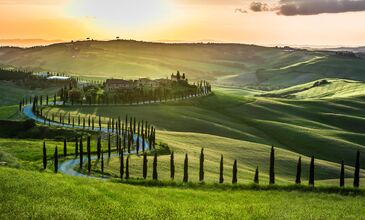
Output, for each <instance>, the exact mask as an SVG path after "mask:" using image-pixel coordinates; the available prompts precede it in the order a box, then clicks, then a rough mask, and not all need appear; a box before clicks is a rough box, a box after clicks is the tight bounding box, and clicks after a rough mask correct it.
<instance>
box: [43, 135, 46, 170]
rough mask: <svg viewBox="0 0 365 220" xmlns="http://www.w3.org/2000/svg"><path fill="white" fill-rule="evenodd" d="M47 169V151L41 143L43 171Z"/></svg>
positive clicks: (44, 144) (44, 143)
mask: <svg viewBox="0 0 365 220" xmlns="http://www.w3.org/2000/svg"><path fill="white" fill-rule="evenodd" d="M46 168H47V149H46V142H45V141H43V169H46Z"/></svg>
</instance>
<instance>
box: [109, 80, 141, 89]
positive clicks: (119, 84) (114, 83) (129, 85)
mask: <svg viewBox="0 0 365 220" xmlns="http://www.w3.org/2000/svg"><path fill="white" fill-rule="evenodd" d="M133 88H135V83H134V82H133V81H132V80H124V79H107V80H106V82H105V90H106V91H113V90H119V89H133Z"/></svg>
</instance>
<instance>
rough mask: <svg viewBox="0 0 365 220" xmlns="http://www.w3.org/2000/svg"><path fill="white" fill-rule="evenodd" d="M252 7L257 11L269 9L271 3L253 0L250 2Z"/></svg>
mask: <svg viewBox="0 0 365 220" xmlns="http://www.w3.org/2000/svg"><path fill="white" fill-rule="evenodd" d="M250 9H251V10H252V11H255V12H260V11H269V10H270V9H269V5H268V4H266V3H263V2H252V3H251V4H250Z"/></svg>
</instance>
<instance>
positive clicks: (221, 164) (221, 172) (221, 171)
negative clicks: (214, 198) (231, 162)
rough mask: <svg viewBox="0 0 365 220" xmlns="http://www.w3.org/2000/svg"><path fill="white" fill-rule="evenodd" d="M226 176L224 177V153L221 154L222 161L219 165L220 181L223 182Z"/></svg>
mask: <svg viewBox="0 0 365 220" xmlns="http://www.w3.org/2000/svg"><path fill="white" fill-rule="evenodd" d="M223 181H224V178H223V154H222V155H221V162H220V166H219V183H223Z"/></svg>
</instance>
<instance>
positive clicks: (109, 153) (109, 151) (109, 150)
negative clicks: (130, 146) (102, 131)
mask: <svg viewBox="0 0 365 220" xmlns="http://www.w3.org/2000/svg"><path fill="white" fill-rule="evenodd" d="M117 140H118V137H117ZM117 143H118V142H117ZM117 149H118V145H117ZM110 155H111V147H110V134H109V136H108V157H110Z"/></svg>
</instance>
